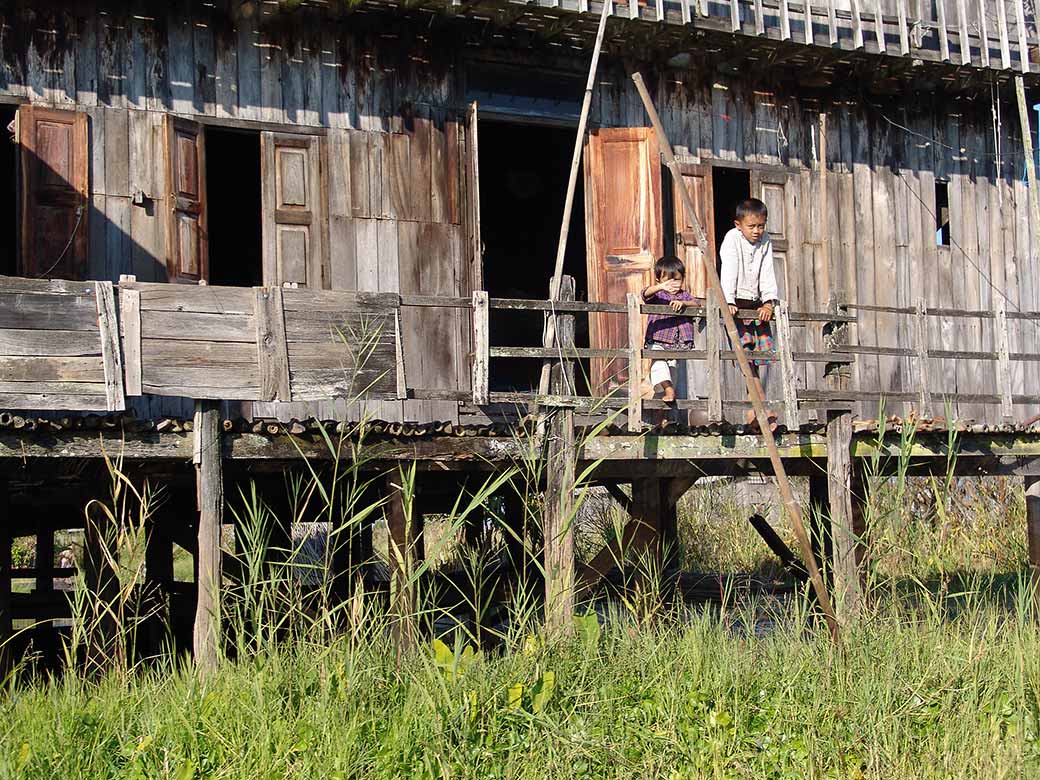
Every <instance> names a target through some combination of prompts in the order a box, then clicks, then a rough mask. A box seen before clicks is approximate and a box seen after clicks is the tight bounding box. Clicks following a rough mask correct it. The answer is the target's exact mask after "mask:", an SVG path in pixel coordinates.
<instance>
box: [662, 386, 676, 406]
mask: <svg viewBox="0 0 1040 780" xmlns="http://www.w3.org/2000/svg"><path fill="white" fill-rule="evenodd" d="M661 400H662V401H664V402H666V403H668V402H670V401H674V400H675V385H673V384H672V383H671V382H662V383H661Z"/></svg>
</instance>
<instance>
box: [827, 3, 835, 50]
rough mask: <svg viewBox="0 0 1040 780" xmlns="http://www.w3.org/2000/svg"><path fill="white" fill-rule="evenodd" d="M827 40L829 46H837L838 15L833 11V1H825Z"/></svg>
mask: <svg viewBox="0 0 1040 780" xmlns="http://www.w3.org/2000/svg"><path fill="white" fill-rule="evenodd" d="M827 40H828V41H830V44H831V46H837V45H838V15H837V13H835V11H834V0H827Z"/></svg>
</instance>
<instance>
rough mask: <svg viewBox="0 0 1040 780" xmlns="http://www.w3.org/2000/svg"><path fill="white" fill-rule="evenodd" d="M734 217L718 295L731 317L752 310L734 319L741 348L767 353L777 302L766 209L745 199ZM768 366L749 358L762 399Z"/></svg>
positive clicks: (771, 417)
mask: <svg viewBox="0 0 1040 780" xmlns="http://www.w3.org/2000/svg"><path fill="white" fill-rule="evenodd" d="M734 216H735V219H734V221H733V225H734V227H733V229H732V230H730V231H729V232H728V233H727V234H726V237H725V238H724V239H723V241H722V248H721V249H720V250H719V254H720V255H721V257H722V274H721V275H720V276H721V281H722V292H723V294H724V295H725V297H726V303H727V304H729V310H730V313H731V314H734V315H736V313H737V310H738V309H755V310H756V314H757V318H756V319H753V320H749V319H738V320H737V332H738V333H739V334H740V343H741V346H743V347H744V349H746V350H747V351H749V352H751V353H755V352H769V351H772V350H773V331H772V328H771V327H770V325H769V322H770V320H772V319H773V309H774V307H775V305H776V304H777V302H778V299H779V292H778V290H777V285H776V273H775V272H774V270H773V244H772V242H771V241H770V240H769V235H768V234H767V233H766V221H767V220H768V218H769V210H768V209H767V208H766V204H765V203H763V202H762V201H760V200H758V199H757V198H749V199H748V200H744V201H741V202H740V203H738V204H737V209H736V213H735V215H734ZM768 365H769V364H768V363H767V362H766V361H761V360H754V358H753V356H752V359H751V373H752V375H753V376H754V381H755V382H756V383H757V384H758V391H759V392H760V393H761V394H762V397H763V398H765V389H764V385H765V382H766V379H767V378H768ZM774 419H775V415H774V414H773V413H772V412H770V413H769V421H770V428H771V429H775V428H776V425H775V423H774V422H773V420H774ZM748 422H749V423H753V422H754V412H749V414H748Z"/></svg>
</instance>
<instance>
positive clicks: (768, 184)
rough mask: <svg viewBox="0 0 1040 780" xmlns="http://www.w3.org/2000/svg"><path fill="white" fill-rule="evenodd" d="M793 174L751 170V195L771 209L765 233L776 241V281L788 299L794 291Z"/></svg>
mask: <svg viewBox="0 0 1040 780" xmlns="http://www.w3.org/2000/svg"><path fill="white" fill-rule="evenodd" d="M790 181H791V176H790V175H789V174H786V173H784V172H782V171H752V172H751V197H753V198H758V199H759V200H761V201H762V202H763V203H765V204H766V208H768V209H769V222H768V223H767V224H766V232H767V233H769V238H770V239H771V240H772V242H773V266H774V269H775V271H776V283H777V286H778V287H779V288H780V297H781V298H785V299H787V298H789V297H790V296H791V294H792V291H790V290H788V281H789V275H790V273H791V271H790V269H789V268H788V262H789V260H790V250H791V248H792V247H791V241H790V235H789V234H790V231H791V226H792V220H793V219H794V215H793V214H789V213H788V212H789V211H790V204H791V195H792V193H791V192H790V191H789V189H790V187H789V184H790Z"/></svg>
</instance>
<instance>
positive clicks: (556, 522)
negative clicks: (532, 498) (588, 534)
mask: <svg viewBox="0 0 1040 780" xmlns="http://www.w3.org/2000/svg"><path fill="white" fill-rule="evenodd" d="M565 281H566V284H564V285H563V286H562V287H561V295H565V296H567V299H570V300H573V299H574V279H573V278H572V277H565ZM629 297H631V296H629ZM558 319H559V323H558V327H559V336H560V347H561V348H562V349H563V350H564V353H565V354H566V353H567V351H568V350H570V349H573V347H574V316H573V315H570V316H569V317H559V318H558ZM552 380H553V383H552V389H553V392H554V393H555V394H557V395H563V394H566V393H567V392H568V390H567V387H573V385H574V376H573V361H571V360H565V361H564V364H563V365H562V366H553V373H552ZM547 435H548V456H547V460H546V485H545V518H544V521H543V526H544V528H543V536H544V539H545V561H544V567H545V629H546V632H547V633H548V634H550V635H555V636H559V635H560V634H564V633H566V632H568V631H569V630H570V627H571V619H572V617H573V616H574V480H575V469H576V464H577V454H576V450H575V444H574V411H573V410H572V409H569V408H560V409H556V410H555V412H554V413H553V417H552V420H551V421H550V425H549V427H548V430H547Z"/></svg>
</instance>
